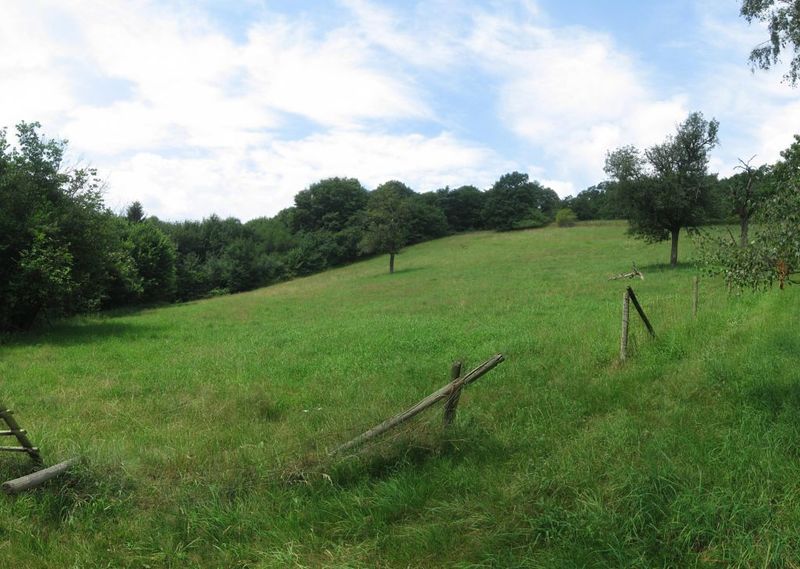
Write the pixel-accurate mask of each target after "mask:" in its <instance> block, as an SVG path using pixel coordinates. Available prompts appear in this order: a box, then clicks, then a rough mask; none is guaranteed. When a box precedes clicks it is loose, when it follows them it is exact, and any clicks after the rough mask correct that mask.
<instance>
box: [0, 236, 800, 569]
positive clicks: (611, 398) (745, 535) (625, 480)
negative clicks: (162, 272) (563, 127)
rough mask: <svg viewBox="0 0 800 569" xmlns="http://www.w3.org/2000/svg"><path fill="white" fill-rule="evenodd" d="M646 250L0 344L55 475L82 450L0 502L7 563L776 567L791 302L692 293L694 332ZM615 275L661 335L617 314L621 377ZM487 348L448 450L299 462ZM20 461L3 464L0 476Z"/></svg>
mask: <svg viewBox="0 0 800 569" xmlns="http://www.w3.org/2000/svg"><path fill="white" fill-rule="evenodd" d="M688 245H689V244H688V240H685V242H684V243H682V247H683V250H682V254H683V257H684V258H686V257H687V256H688V254H687V249H688V248H689V247H688ZM667 255H668V252H667V249H666V246H658V247H649V246H646V245H643V244H642V243H639V242H636V241H632V240H628V239H626V238H625V237H624V236H623V227H622V226H621V225H615V224H607V225H597V226H581V227H577V228H574V229H568V230H564V229H555V228H553V229H546V230H536V231H528V232H519V233H511V234H490V233H478V234H474V235H465V236H457V237H452V238H447V239H443V240H439V241H436V242H431V243H426V244H423V245H420V246H416V247H414V248H411V249H409V250H408V251H407V252H406V253H404V254H403V255H401V256H400V257H399V258H398V268H399V272H398V273H396V274H395V275H393V276H389V275H388V274H385V271H386V267H385V265H386V260H385V259H374V260H371V261H367V262H364V263H359V264H356V265H353V266H350V267H346V268H343V269H339V270H334V271H330V272H327V273H325V274H321V275H317V276H314V277H311V278H307V279H301V280H297V281H294V282H290V283H285V284H282V285H278V286H274V287H270V288H266V289H261V290H258V291H254V292H251V293H246V294H240V295H235V296H230V297H221V298H216V299H212V300H208V301H203V302H196V303H190V304H184V305H178V306H171V307H167V308H162V309H157V310H148V311H143V312H140V313H135V314H128V315H117V316H106V317H101V318H87V319H83V320H75V321H71V322H67V323H65V324H64V325H61V326H59V327H57V328H56V329H54V330H52V331H49V332H46V333H43V334H40V335H33V336H28V337H23V338H20V339H18V340H17V341H15V342H14V343H12V344H11V345H6V346H3V347H0V377H2V380H3V383H2V391H1V392H0V400H2V401H4V402H6V404H8V405H10V406H13V407H14V408H15V409H17V413H18V418H19V420H20V421H21V422H22V423H23V426H25V427H27V428H28V429H29V431H30V432H31V434H32V437H33V438H34V440H35V441H36V442H37V443H38V444H39V445H40V446H41V447H42V449H43V452H44V456H45V458H46V459H47V460H48V461H50V462H55V461H56V460H58V459H62V458H64V457H67V456H70V455H73V454H78V453H79V454H81V455H83V456H84V457H85V460H84V462H83V464H82V465H81V467H80V468H79V469H78V470H77V471H76V473H75V475H74V476H73V477H71V478H70V479H69V483H68V484H66V485H59V484H54V485H50V486H48V487H47V488H45V489H42V490H40V491H37V492H33V493H30V494H28V495H25V496H23V497H19V498H16V499H9V498H2V499H0V565H9V566H10V565H16V566H19V567H21V566H25V567H40V566H41V567H64V566H76V567H80V566H86V567H93V566H100V565H104V564H108V565H110V566H114V567H123V566H133V567H139V566H144V565H149V566H152V567H159V566H173V567H186V566H201V567H233V566H253V567H273V566H274V567H283V566H293V565H296V566H311V567H315V566H321V565H326V566H341V567H375V566H386V567H406V566H420V567H421V566H427V567H430V566H458V567H477V566H481V567H482V566H498V567H515V566H520V567H522V566H531V567H540V566H542V567H547V566H550V567H564V566H614V567H616V566H625V565H627V566H641V567H657V566H693V565H697V566H714V565H715V564H716V565H719V566H727V565H731V564H736V563H740V564H742V565H743V566H751V565H759V566H760V565H764V566H766V565H767V564H769V563H773V564H776V566H777V565H781V564H784V565H786V564H789V563H791V562H792V560H796V559H798V558H800V543H798V540H799V539H798V534H797V532H796V528H797V527H798V524H799V523H800V496H799V494H800V476H798V463H797V460H798V454H799V453H800V387H798V385H799V384H798V381H797V380H798V376H800V371H799V370H798V367H797V365H796V362H797V358H796V354H797V353H798V348H800V335H799V334H798V332H797V326H796V325H797V317H796V314H797V301H796V299H795V296H796V295H795V291H793V290H789V291H786V292H784V293H782V294H779V293H777V292H776V293H771V294H768V295H764V296H750V295H747V296H745V297H742V298H731V297H729V296H728V295H727V294H726V293H725V292H724V291H723V290H722V288H721V286H720V285H719V284H718V283H714V282H705V281H703V283H702V297H701V313H700V318H699V319H698V320H697V321H692V320H691V318H690V314H689V308H690V289H691V277H692V275H693V274H695V273H694V272H693V270H692V269H691V267H689V266H684V267H682V268H679V269H677V270H668V269H665V268H664V267H663V266H662V265H659V263H661V262H662V261H663V260H664V259H665V258H666V257H667ZM632 260H636V262H637V263H638V265H639V267H640V268H641V269H642V270H643V272H644V273H645V274H646V277H647V279H646V280H645V281H643V282H640V281H636V282H635V283H634V287H635V288H636V291H637V293H638V296H639V297H640V299H641V301H642V303H643V304H644V306H645V308H646V309H647V310H648V313H649V316H650V317H651V320H652V322H653V323H654V326H655V328H656V331H657V332H658V334H659V337H658V339H657V340H656V341H650V340H648V339H647V338H646V336H645V334H644V333H643V329H642V326H640V325H639V324H640V323H638V322H636V323H635V324H634V326H633V328H634V338H633V339H632V344H633V347H634V351H635V354H634V356H633V357H632V359H631V360H630V361H629V362H628V363H627V364H626V365H625V366H619V365H618V364H617V362H616V356H617V350H618V341H619V337H618V336H619V312H620V304H621V302H620V301H621V296H622V294H621V293H622V290H623V289H624V285H625V284H626V283H625V282H622V281H608V280H606V277H607V276H608V275H609V274H612V273H617V272H622V271H624V270H627V269H628V268H629V266H630V262H631V261H632ZM496 352H502V353H504V354H506V356H507V358H508V360H507V362H505V363H504V364H502V365H501V366H500V367H499V368H497V369H496V370H495V371H493V372H491V373H490V374H489V375H488V376H486V377H485V378H484V379H482V380H481V382H479V383H478V384H476V385H474V386H471V387H470V388H469V389H468V390H467V391H466V392H465V395H464V397H463V398H462V404H461V407H460V409H459V415H458V421H457V423H458V424H457V426H456V428H455V429H454V430H453V432H452V433H451V435H449V436H448V437H446V438H442V437H441V436H437V432H438V422H439V421H440V416H439V415H438V411H437V412H436V414H430V415H428V416H427V417H426V418H424V419H423V420H422V421H419V422H417V423H416V424H415V428H414V429H412V430H407V431H406V432H405V433H404V434H403V435H402V436H401V437H396V438H395V439H394V441H393V443H392V444H387V445H383V447H382V448H379V449H378V450H377V451H375V452H373V453H372V454H371V455H370V458H369V459H368V460H362V461H354V460H345V461H343V462H339V463H330V462H323V463H322V464H321V465H319V464H317V465H313V464H311V463H310V462H309V457H314V456H317V455H319V454H320V451H321V450H322V449H324V448H325V447H328V446H330V445H333V444H335V443H336V442H337V441H341V440H345V439H346V438H347V437H348V436H350V435H352V434H355V433H357V432H358V430H359V428H366V427H368V426H371V424H372V423H374V422H376V421H377V420H380V419H382V418H384V417H385V416H387V415H389V414H391V413H393V412H395V411H398V410H400V409H402V408H404V407H405V406H407V405H408V404H410V403H412V402H414V401H416V400H417V399H419V398H420V397H422V396H423V395H426V394H427V393H428V392H430V391H431V390H432V389H433V388H436V387H438V386H440V385H441V384H443V383H444V382H445V381H446V380H447V375H448V371H449V365H450V363H451V362H452V361H453V360H454V359H456V358H464V359H466V361H467V365H468V366H470V367H471V366H472V365H475V364H477V363H479V361H481V360H483V359H485V358H487V357H488V356H490V355H492V354H493V353H496ZM26 467H27V465H26V464H25V461H24V460H23V459H21V458H20V457H19V456H10V455H2V456H0V477H10V476H11V475H13V474H17V473H20V472H22V471H24V470H25V468H26ZM298 471H304V472H307V474H308V476H307V477H306V481H305V482H303V483H297V482H295V483H291V481H292V480H295V479H296V477H293V476H291V474H292V473H296V472H298ZM323 474H324V475H325V476H323Z"/></svg>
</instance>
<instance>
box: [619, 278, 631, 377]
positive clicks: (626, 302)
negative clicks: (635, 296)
mask: <svg viewBox="0 0 800 569" xmlns="http://www.w3.org/2000/svg"><path fill="white" fill-rule="evenodd" d="M629 290H630V289H625V292H624V293H623V294H622V334H621V335H620V339H619V359H620V361H623V362H624V361H625V358H627V357H628V320H629V316H630V310H631V302H630V301H631V297H630V295H629V294H628V291H629Z"/></svg>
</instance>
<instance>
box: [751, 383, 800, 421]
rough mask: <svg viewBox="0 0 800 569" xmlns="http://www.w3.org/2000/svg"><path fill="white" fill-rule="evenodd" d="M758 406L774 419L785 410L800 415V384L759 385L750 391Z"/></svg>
mask: <svg viewBox="0 0 800 569" xmlns="http://www.w3.org/2000/svg"><path fill="white" fill-rule="evenodd" d="M748 395H749V397H750V398H751V399H752V400H753V401H754V402H755V403H756V406H757V408H759V409H761V410H764V411H766V412H767V413H768V414H769V415H770V416H771V417H772V418H773V419H776V418H777V417H778V415H780V414H782V413H784V412H790V413H791V414H792V415H800V384H796V383H767V384H762V385H757V386H755V387H754V388H753V389H751V390H750V391H749V393H748Z"/></svg>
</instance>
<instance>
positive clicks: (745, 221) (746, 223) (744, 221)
mask: <svg viewBox="0 0 800 569" xmlns="http://www.w3.org/2000/svg"><path fill="white" fill-rule="evenodd" d="M740 221H741V227H742V232H741V236H740V237H739V246H740V247H741V248H742V249H744V248H745V247H747V241H748V240H747V232H748V229H750V216H749V215H742V216H741V217H740Z"/></svg>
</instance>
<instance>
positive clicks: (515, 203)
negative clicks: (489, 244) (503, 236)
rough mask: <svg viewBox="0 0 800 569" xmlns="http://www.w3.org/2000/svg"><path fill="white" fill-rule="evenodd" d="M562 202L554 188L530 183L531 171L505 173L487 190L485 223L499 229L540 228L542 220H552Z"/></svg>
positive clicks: (484, 210) (484, 212) (489, 226)
mask: <svg viewBox="0 0 800 569" xmlns="http://www.w3.org/2000/svg"><path fill="white" fill-rule="evenodd" d="M559 203H560V200H559V199H558V195H557V194H556V193H555V192H554V191H553V190H551V189H549V188H545V187H544V186H542V185H541V184H539V182H530V181H529V180H528V175H527V174H522V173H520V172H511V173H510V174H503V175H502V176H501V177H500V179H499V180H497V182H495V183H494V185H493V186H492V188H491V189H490V190H489V191H488V192H486V199H485V204H484V209H483V218H484V225H485V227H487V228H490V229H496V230H498V231H508V230H510V229H520V228H528V227H540V226H541V225H540V224H541V220H542V219H545V220H549V219H552V215H555V209H556V208H557V207H558V204H559Z"/></svg>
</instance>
